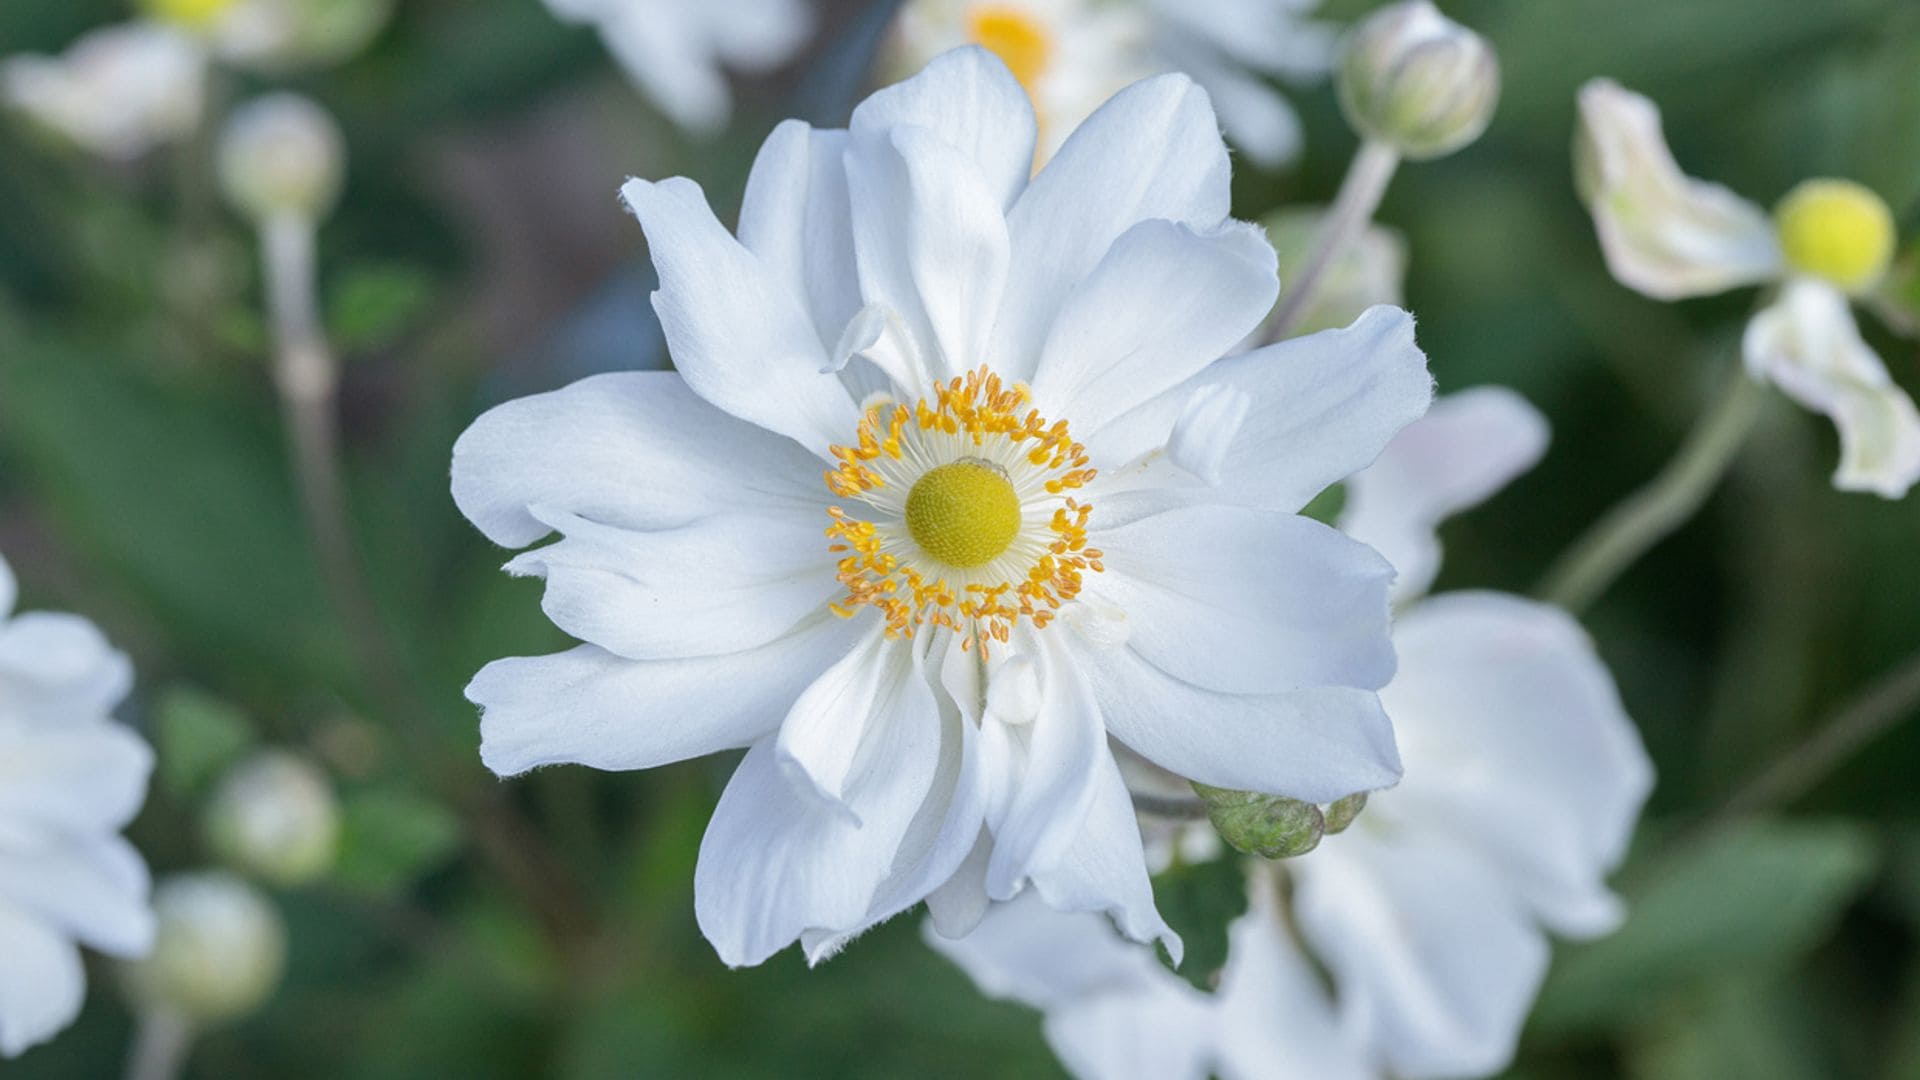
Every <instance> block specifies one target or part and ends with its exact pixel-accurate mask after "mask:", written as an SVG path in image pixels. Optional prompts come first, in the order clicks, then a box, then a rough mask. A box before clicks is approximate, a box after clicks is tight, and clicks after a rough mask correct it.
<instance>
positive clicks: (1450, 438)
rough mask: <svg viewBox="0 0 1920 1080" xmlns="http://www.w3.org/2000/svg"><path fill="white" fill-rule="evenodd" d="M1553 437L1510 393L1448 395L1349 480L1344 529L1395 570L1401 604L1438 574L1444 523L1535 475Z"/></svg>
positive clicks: (1487, 390) (1489, 390) (1492, 389)
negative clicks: (1515, 481)
mask: <svg viewBox="0 0 1920 1080" xmlns="http://www.w3.org/2000/svg"><path fill="white" fill-rule="evenodd" d="M1548 437H1549V432H1548V428H1547V421H1546V418H1545V417H1543V416H1541V415H1540V412H1539V410H1537V409H1535V408H1534V407H1533V406H1531V405H1529V404H1527V401H1526V399H1525V398H1522V397H1521V396H1520V395H1518V394H1516V393H1514V392H1513V391H1511V390H1508V389H1505V388H1504V387H1497V386H1485V387H1478V388H1475V389H1472V390H1464V391H1461V392H1459V393H1456V394H1449V395H1448V396H1446V397H1443V398H1440V399H1439V400H1437V401H1435V402H1434V403H1433V408H1432V410H1430V411H1429V412H1428V413H1427V415H1426V416H1424V417H1422V418H1420V419H1419V420H1415V421H1414V422H1413V423H1412V424H1409V425H1408V426H1407V428H1406V430H1404V431H1402V432H1401V433H1400V434H1399V435H1397V436H1395V437H1394V440H1393V441H1392V442H1391V443H1388V444H1387V448H1386V449H1385V450H1384V451H1382V452H1381V454H1380V457H1379V458H1378V459H1377V460H1375V461H1374V463H1373V464H1372V465H1371V466H1369V467H1367V468H1366V469H1365V470H1363V471H1361V472H1360V473H1358V474H1356V475H1354V476H1353V477H1352V478H1351V479H1349V480H1348V481H1347V501H1346V506H1345V507H1344V509H1342V510H1341V513H1340V529H1341V531H1343V532H1345V533H1346V534H1347V535H1348V536H1351V537H1353V538H1354V539H1355V540H1358V541H1360V542H1361V543H1363V544H1367V545H1368V546H1370V547H1372V548H1373V549H1374V550H1376V551H1378V552H1380V554H1382V555H1385V556H1386V557H1387V561H1388V562H1390V563H1392V564H1393V567H1394V569H1395V570H1397V571H1398V572H1399V575H1400V576H1399V578H1398V579H1396V580H1395V581H1394V583H1393V594H1394V598H1395V599H1396V600H1400V599H1407V598H1411V597H1415V596H1419V595H1421V594H1422V593H1424V592H1426V591H1427V588H1428V586H1430V585H1432V584H1433V579H1434V577H1435V575H1437V574H1438V573H1439V572H1440V538H1439V537H1438V536H1437V535H1435V530H1436V529H1437V528H1438V527H1439V525H1440V523H1441V522H1442V521H1445V520H1446V519H1447V518H1449V517H1452V516H1453V515H1454V514H1457V513H1459V512H1460V511H1462V510H1465V509H1467V508H1469V507H1472V506H1477V505H1478V504H1480V503H1481V502H1483V501H1485V500H1486V499H1488V498H1491V497H1492V496H1493V494H1494V493H1495V492H1497V491H1499V490H1500V489H1501V488H1503V487H1506V486H1507V484H1508V483H1510V482H1511V481H1512V480H1513V478H1514V477H1516V476H1519V475H1520V474H1521V473H1523V472H1526V471H1527V470H1528V469H1531V468H1533V466H1534V464H1535V463H1537V462H1538V461H1539V460H1540V457H1541V455H1542V454H1545V453H1546V450H1547V439H1548Z"/></svg>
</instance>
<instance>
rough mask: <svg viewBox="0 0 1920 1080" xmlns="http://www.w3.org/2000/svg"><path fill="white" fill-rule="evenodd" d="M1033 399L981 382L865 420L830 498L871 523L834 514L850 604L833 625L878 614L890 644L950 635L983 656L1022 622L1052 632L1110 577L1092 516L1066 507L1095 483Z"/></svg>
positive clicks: (951, 385) (839, 454) (1061, 428)
mask: <svg viewBox="0 0 1920 1080" xmlns="http://www.w3.org/2000/svg"><path fill="white" fill-rule="evenodd" d="M1030 396H1031V395H1030V394H1029V392H1028V390H1027V388H1026V387H1025V386H1024V385H1021V384H1018V383H1012V384H1009V383H1006V382H1004V381H1003V380H1001V378H1000V377H999V376H997V375H994V374H992V373H991V372H989V371H988V370H987V369H986V368H984V367H983V368H979V369H977V370H975V371H972V372H970V373H968V374H967V375H964V376H961V377H957V378H954V379H951V380H949V381H948V382H946V383H943V384H941V385H939V386H937V387H936V388H935V390H934V393H933V395H932V398H931V400H928V399H924V398H923V399H921V400H920V401H917V402H915V403H914V404H913V405H912V406H910V407H909V406H907V405H903V404H898V403H893V402H887V403H883V404H879V405H876V406H874V407H872V408H870V409H868V410H867V412H866V414H865V415H864V416H863V417H862V419H861V422H860V427H859V430H858V431H857V432H856V433H855V438H854V441H853V443H852V445H850V446H836V447H833V448H832V453H833V456H834V459H835V460H836V461H838V462H839V465H838V466H837V467H835V468H834V469H832V470H829V471H828V472H827V474H826V483H827V487H828V488H829V489H830V490H831V491H832V492H833V493H834V494H835V495H838V496H840V497H842V498H845V499H848V500H857V501H858V502H860V503H862V504H864V506H865V508H866V510H867V511H868V513H865V514H861V515H860V516H855V515H854V514H853V513H850V512H849V510H848V508H847V507H845V506H834V507H832V508H830V509H829V510H828V514H829V516H830V517H831V518H832V519H833V523H832V524H831V525H830V526H829V527H828V529H827V535H828V537H829V538H830V539H831V540H832V544H831V546H830V548H829V550H830V551H832V552H833V553H834V554H837V555H841V556H842V558H841V559H840V562H839V565H838V574H839V579H840V582H841V584H842V585H844V586H845V587H846V590H847V593H846V595H845V596H844V597H842V598H841V599H840V600H839V601H836V602H835V603H834V604H832V605H830V606H831V608H832V610H833V611H834V612H835V613H836V614H838V615H841V616H843V617H848V618H850V617H852V616H853V615H855V614H857V613H858V612H859V609H860V608H861V607H872V608H875V609H877V610H878V611H879V612H880V613H881V614H882V616H883V617H884V618H885V619H886V626H887V631H888V633H890V634H896V635H897V634H910V633H912V632H914V630H916V629H917V628H919V627H921V626H927V625H931V626H940V627H946V628H948V629H951V630H953V631H955V632H956V633H958V634H960V635H961V637H962V647H963V648H970V647H973V646H975V645H978V646H979V647H981V648H982V649H985V648H986V647H987V643H988V642H989V641H1000V642H1005V641H1007V640H1008V639H1009V636H1010V635H1011V633H1012V628H1013V625H1014V624H1015V623H1017V622H1018V621H1020V620H1021V619H1026V620H1028V621H1029V622H1031V623H1032V624H1033V625H1034V626H1036V627H1044V626H1046V625H1047V624H1048V623H1049V622H1051V621H1052V620H1053V617H1054V612H1055V611H1057V610H1058V609H1059V608H1060V607H1061V606H1062V605H1064V604H1065V603H1067V602H1068V601H1070V600H1072V599H1073V598H1074V597H1075V596H1077V595H1078V594H1079V592H1080V588H1081V583H1082V576H1083V575H1084V574H1085V573H1087V572H1089V571H1091V572H1095V573H1098V572H1100V571H1101V570H1102V569H1103V566H1102V564H1101V553H1100V552H1099V551H1098V550H1096V549H1093V548H1089V547H1088V546H1087V536H1086V530H1087V522H1088V519H1089V517H1090V516H1091V514H1092V512H1093V508H1092V506H1091V505H1089V504H1087V503H1085V502H1083V501H1078V500H1076V499H1075V498H1074V497H1073V496H1072V495H1071V494H1069V493H1072V492H1077V491H1079V490H1080V489H1082V488H1084V487H1086V485H1088V484H1089V483H1091V482H1092V481H1093V479H1094V478H1095V476H1096V475H1097V474H1096V471H1095V470H1094V469H1093V468H1091V467H1090V466H1089V464H1088V460H1087V455H1086V449H1085V447H1083V446H1081V445H1080V444H1079V443H1076V442H1074V441H1073V438H1072V436H1071V434H1070V433H1069V431H1068V428H1067V424H1066V422H1065V421H1063V420H1062V421H1048V420H1046V419H1045V418H1043V417H1041V415H1040V414H1039V411H1038V410H1036V409H1033V408H1031V407H1030V405H1029V401H1030Z"/></svg>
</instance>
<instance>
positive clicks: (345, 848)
mask: <svg viewBox="0 0 1920 1080" xmlns="http://www.w3.org/2000/svg"><path fill="white" fill-rule="evenodd" d="M341 817H342V822H341V836H340V862H339V865H338V866H336V867H335V869H334V877H335V879H336V880H337V881H339V883H340V884H341V885H342V886H344V887H346V888H350V889H357V890H360V891H362V892H367V893H372V894H375V895H384V894H391V893H396V892H399V891H400V890H402V889H405V888H406V887H407V886H409V885H412V884H413V883H414V882H415V881H417V880H419V879H420V878H421V877H423V876H425V875H426V874H427V873H428V872H430V871H432V870H434V869H435V868H437V867H438V866H439V865H440V864H441V863H443V862H445V861H446V860H447V859H448V858H449V857H451V856H452V855H453V853H454V851H455V850H456V849H458V848H459V846H460V840H461V837H460V821H459V819H458V818H457V817H455V816H454V814H453V812H452V811H451V810H448V809H447V808H446V807H444V806H442V805H440V804H439V803H437V802H434V801H433V800H432V799H428V798H426V797H424V796H422V795H417V794H415V793H413V792H411V791H407V790H405V789H402V788H397V787H378V788H368V789H365V790H361V791H357V792H352V793H350V794H348V795H347V796H346V797H345V799H344V805H343V807H342V814H341Z"/></svg>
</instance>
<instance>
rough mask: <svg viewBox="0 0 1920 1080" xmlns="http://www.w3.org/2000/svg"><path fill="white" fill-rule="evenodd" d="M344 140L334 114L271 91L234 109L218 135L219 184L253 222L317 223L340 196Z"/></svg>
mask: <svg viewBox="0 0 1920 1080" xmlns="http://www.w3.org/2000/svg"><path fill="white" fill-rule="evenodd" d="M345 164H346V141H345V139H343V138H342V137H341V134H340V127H339V125H337V124H335V123H334V121H333V117H331V116H329V115H327V113H326V111H325V110H323V109H321V108H320V107H319V106H318V105H315V104H314V103H313V102H311V101H309V100H307V99H306V98H303V97H300V96H298V95H295V94H270V95H268V96H266V97H263V98H258V99H256V100H254V101H251V102H248V103H247V104H246V105H243V106H241V107H240V108H239V109H237V110H235V111H234V114H233V117H232V118H231V119H230V120H228V121H227V126H226V130H225V131H223V132H222V133H221V136H220V183H221V186H222V187H223V188H224V189H225V191H226V194H227V199H228V201H229V202H231V203H232V204H233V206H234V209H236V210H238V211H239V212H240V213H241V214H243V215H245V216H246V217H248V218H251V219H253V220H254V221H255V222H264V221H269V220H273V219H276V218H283V217H295V218H300V219H304V220H307V221H316V222H317V221H319V220H320V219H321V218H323V217H325V216H326V215H327V212H328V211H330V210H332V209H333V204H334V200H335V199H337V198H339V195H340V180H341V174H342V173H343V172H344V170H345Z"/></svg>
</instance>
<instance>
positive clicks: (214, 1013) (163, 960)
mask: <svg viewBox="0 0 1920 1080" xmlns="http://www.w3.org/2000/svg"><path fill="white" fill-rule="evenodd" d="M153 910H154V914H155V916H156V917H157V918H158V931H157V932H156V934H155V937H154V943H153V952H151V953H150V954H148V956H147V957H146V958H145V959H143V960H139V961H135V962H133V963H130V964H128V965H127V966H126V968H125V984H126V988H127V992H128V994H129V995H130V996H131V997H132V998H133V1000H134V1002H135V1003H136V1004H137V1005H139V1006H140V1007H141V1008H142V1009H146V1010H152V1011H154V1012H157V1013H161V1014H165V1015H173V1016H178V1017H181V1018H183V1019H185V1020H186V1021H187V1022H189V1023H191V1024H194V1025H205V1024H211V1023H217V1022H219V1021H223V1020H231V1019H234V1018H236V1017H240V1016H243V1015H245V1014H247V1013H249V1012H252V1011H253V1010H254V1009H256V1008H258V1007H259V1006H260V1004H261V1003H262V1002H264V1001H266V999H267V997H268V996H269V995H271V994H272V993H273V991H274V989H275V987H277V986H279V984H280V976H281V973H282V972H283V970H284V969H285V967H286V958H287V930H286V925H285V924H284V923H283V922H282V921H281V919H280V913H279V911H277V910H276V909H275V908H274V906H273V904H272V903H271V902H270V901H268V899H267V898H266V897H265V896H262V895H261V894H260V892H259V890H257V889H255V888H254V887H253V886H251V885H248V884H247V883H246V882H244V881H242V880H240V879H239V878H237V877H234V876H233V875H231V874H227V873H223V872H220V871H212V872H208V873H200V874H184V875H181V876H179V877H174V878H169V879H168V880H166V881H163V882H161V883H160V885H159V887H158V888H156V889H154V892H153Z"/></svg>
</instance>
